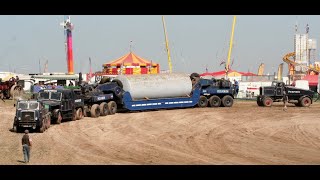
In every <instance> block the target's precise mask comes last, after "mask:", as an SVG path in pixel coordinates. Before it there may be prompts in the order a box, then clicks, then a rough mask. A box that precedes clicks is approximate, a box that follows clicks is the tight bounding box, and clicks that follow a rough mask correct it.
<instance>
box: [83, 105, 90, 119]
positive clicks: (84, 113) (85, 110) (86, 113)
mask: <svg viewBox="0 0 320 180" xmlns="http://www.w3.org/2000/svg"><path fill="white" fill-rule="evenodd" d="M88 111H89V109H88V106H85V107H84V108H83V116H84V117H89V113H88Z"/></svg>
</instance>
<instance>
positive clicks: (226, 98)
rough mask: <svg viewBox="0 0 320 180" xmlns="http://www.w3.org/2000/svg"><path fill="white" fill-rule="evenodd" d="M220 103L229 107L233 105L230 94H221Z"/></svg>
mask: <svg viewBox="0 0 320 180" xmlns="http://www.w3.org/2000/svg"><path fill="white" fill-rule="evenodd" d="M222 105H223V106H224V107H231V106H232V105H233V98H232V97H231V96H230V95H226V96H223V98H222Z"/></svg>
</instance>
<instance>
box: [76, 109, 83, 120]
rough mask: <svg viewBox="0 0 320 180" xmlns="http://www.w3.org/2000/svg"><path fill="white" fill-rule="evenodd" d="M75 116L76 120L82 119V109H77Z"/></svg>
mask: <svg viewBox="0 0 320 180" xmlns="http://www.w3.org/2000/svg"><path fill="white" fill-rule="evenodd" d="M76 116H77V117H76V119H77V120H79V119H82V118H83V112H82V109H81V108H78V109H77V112H76Z"/></svg>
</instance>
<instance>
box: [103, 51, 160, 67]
mask: <svg viewBox="0 0 320 180" xmlns="http://www.w3.org/2000/svg"><path fill="white" fill-rule="evenodd" d="M151 63H152V62H151V61H149V60H146V59H143V58H141V57H139V56H137V55H136V54H134V53H133V52H130V53H128V54H126V55H124V56H122V57H120V58H119V59H116V60H113V61H111V62H108V63H105V64H103V65H102V66H103V67H111V66H121V65H124V66H151V65H152V66H157V64H156V63H152V64H151Z"/></svg>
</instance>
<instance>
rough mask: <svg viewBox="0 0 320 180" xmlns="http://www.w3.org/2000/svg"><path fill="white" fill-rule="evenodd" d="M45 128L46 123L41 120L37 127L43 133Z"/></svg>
mask: <svg viewBox="0 0 320 180" xmlns="http://www.w3.org/2000/svg"><path fill="white" fill-rule="evenodd" d="M45 130H46V123H45V121H44V120H43V121H42V123H41V127H40V128H39V132H40V133H43V132H44V131H45Z"/></svg>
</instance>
